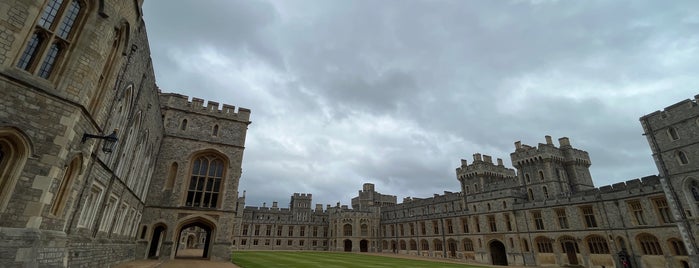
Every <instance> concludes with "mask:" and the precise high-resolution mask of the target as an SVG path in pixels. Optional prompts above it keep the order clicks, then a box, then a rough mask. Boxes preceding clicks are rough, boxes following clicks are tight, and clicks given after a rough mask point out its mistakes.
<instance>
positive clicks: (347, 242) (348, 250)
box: [345, 239, 352, 252]
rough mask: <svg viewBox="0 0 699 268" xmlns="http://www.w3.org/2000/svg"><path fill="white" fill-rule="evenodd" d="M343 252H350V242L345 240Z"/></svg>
mask: <svg viewBox="0 0 699 268" xmlns="http://www.w3.org/2000/svg"><path fill="white" fill-rule="evenodd" d="M345 251H346V252H351V251H352V240H349V239H345Z"/></svg>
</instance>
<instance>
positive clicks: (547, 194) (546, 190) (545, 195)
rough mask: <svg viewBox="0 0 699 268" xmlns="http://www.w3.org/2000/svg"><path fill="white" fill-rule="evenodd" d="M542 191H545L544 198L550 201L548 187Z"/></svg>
mask: <svg viewBox="0 0 699 268" xmlns="http://www.w3.org/2000/svg"><path fill="white" fill-rule="evenodd" d="M542 190H543V191H544V198H546V199H548V198H549V189H548V188H546V186H544V187H542Z"/></svg>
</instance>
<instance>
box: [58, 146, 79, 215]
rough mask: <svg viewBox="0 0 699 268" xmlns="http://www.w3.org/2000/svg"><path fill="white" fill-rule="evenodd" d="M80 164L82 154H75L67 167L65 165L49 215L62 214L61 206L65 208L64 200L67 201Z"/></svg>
mask: <svg viewBox="0 0 699 268" xmlns="http://www.w3.org/2000/svg"><path fill="white" fill-rule="evenodd" d="M81 165H82V156H76V157H75V158H73V160H72V161H70V164H69V165H68V167H66V171H65V173H63V179H62V180H61V184H60V185H61V186H60V187H58V192H56V195H55V196H56V198H55V199H54V200H53V205H52V206H51V215H53V216H58V217H60V216H61V215H62V214H63V208H65V205H66V202H68V196H69V195H70V191H71V189H72V186H73V182H74V181H75V178H76V177H77V176H78V174H79V173H80V166H81Z"/></svg>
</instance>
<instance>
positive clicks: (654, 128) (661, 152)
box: [640, 95, 699, 267]
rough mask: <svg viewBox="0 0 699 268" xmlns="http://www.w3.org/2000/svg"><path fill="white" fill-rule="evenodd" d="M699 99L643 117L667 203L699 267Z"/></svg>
mask: <svg viewBox="0 0 699 268" xmlns="http://www.w3.org/2000/svg"><path fill="white" fill-rule="evenodd" d="M697 102H699V95H696V96H694V100H689V99H687V100H684V101H681V102H678V103H676V104H674V105H671V106H668V107H666V108H665V110H663V111H656V112H653V113H651V114H648V115H646V116H643V117H641V119H640V121H641V125H642V126H643V135H645V136H646V138H647V139H648V144H649V145H650V147H651V151H652V152H653V160H654V161H655V164H656V166H657V168H658V171H659V173H660V182H661V184H662V186H663V191H664V192H665V195H666V198H667V202H668V204H669V206H670V209H671V211H672V214H673V215H672V216H673V218H674V221H675V222H676V223H677V227H678V228H679V231H680V235H681V236H682V241H683V242H684V244H685V247H686V248H687V253H688V255H689V261H690V264H691V265H690V266H691V267H699V252H698V251H697V240H699V229H698V228H697V223H698V222H699V135H698V133H699V106H698V105H697Z"/></svg>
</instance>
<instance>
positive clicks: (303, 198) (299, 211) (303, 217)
mask: <svg viewBox="0 0 699 268" xmlns="http://www.w3.org/2000/svg"><path fill="white" fill-rule="evenodd" d="M312 201H313V195H311V194H301V193H294V195H292V196H291V201H290V202H289V209H291V213H292V214H293V217H294V219H295V220H297V221H307V220H309V219H310V217H311V202H312Z"/></svg>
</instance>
